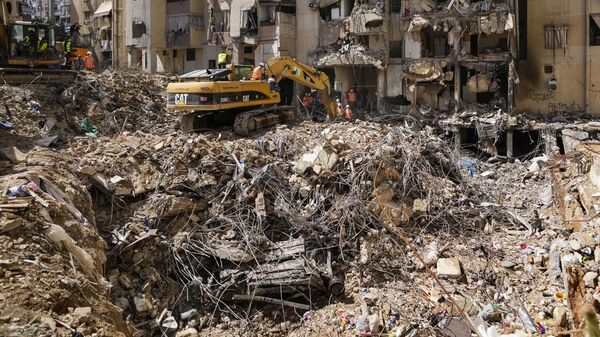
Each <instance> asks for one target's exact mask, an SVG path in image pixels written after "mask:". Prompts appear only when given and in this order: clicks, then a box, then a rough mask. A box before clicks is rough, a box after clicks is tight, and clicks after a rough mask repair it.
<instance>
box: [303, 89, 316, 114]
mask: <svg viewBox="0 0 600 337" xmlns="http://www.w3.org/2000/svg"><path fill="white" fill-rule="evenodd" d="M313 103H314V101H313V98H312V96H311V95H310V93H308V92H306V93H304V97H302V105H304V107H305V108H306V109H309V110H310V108H311V107H312V105H313Z"/></svg>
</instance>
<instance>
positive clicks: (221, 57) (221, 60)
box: [218, 53, 227, 64]
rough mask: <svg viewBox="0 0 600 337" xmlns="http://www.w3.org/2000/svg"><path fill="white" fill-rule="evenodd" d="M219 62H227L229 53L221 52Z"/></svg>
mask: <svg viewBox="0 0 600 337" xmlns="http://www.w3.org/2000/svg"><path fill="white" fill-rule="evenodd" d="M218 63H219V64H225V63H227V54H226V53H219V57H218Z"/></svg>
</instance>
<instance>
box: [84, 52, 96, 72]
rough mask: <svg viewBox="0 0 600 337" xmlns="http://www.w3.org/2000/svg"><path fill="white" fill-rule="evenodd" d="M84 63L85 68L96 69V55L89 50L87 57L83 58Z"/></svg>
mask: <svg viewBox="0 0 600 337" xmlns="http://www.w3.org/2000/svg"><path fill="white" fill-rule="evenodd" d="M83 65H84V66H85V69H87V70H90V71H92V70H94V68H95V66H94V57H93V56H92V52H91V51H88V52H87V55H85V57H84V58H83Z"/></svg>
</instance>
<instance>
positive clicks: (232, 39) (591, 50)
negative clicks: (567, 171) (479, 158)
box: [124, 0, 600, 156]
mask: <svg viewBox="0 0 600 337" xmlns="http://www.w3.org/2000/svg"><path fill="white" fill-rule="evenodd" d="M126 4H127V8H128V10H127V13H126V19H127V20H126V21H127V22H126V23H125V25H124V26H125V27H126V34H125V36H126V40H127V48H128V49H129V55H130V58H129V64H130V65H135V64H141V65H143V67H144V68H145V69H146V70H148V71H151V72H154V71H158V72H161V71H164V72H169V73H177V74H181V73H184V72H188V71H192V70H197V69H202V68H216V67H217V66H218V64H217V61H218V55H219V53H222V52H225V53H226V54H227V55H228V60H227V62H228V63H236V64H252V65H256V64H258V63H260V62H265V61H266V60H268V59H269V58H271V57H274V56H293V57H296V58H297V59H298V60H299V61H300V62H302V63H305V64H310V65H313V66H314V67H316V68H318V69H319V70H321V71H323V72H325V73H326V74H327V75H328V76H329V78H330V79H331V81H332V83H333V87H334V90H335V95H336V96H337V97H339V98H341V99H342V100H346V97H347V93H348V92H349V91H350V90H351V89H355V90H356V91H357V92H358V95H357V96H358V101H357V102H356V103H357V104H356V106H357V107H358V109H357V110H359V111H357V112H358V113H357V114H356V115H357V116H358V117H359V118H362V116H364V115H363V113H366V114H369V115H371V116H375V115H377V114H379V115H388V116H392V117H394V118H396V119H397V118H398V117H404V116H407V115H409V116H410V118H417V119H428V120H432V121H435V122H437V124H438V125H441V126H442V127H443V128H444V129H445V130H447V131H448V134H449V135H450V136H453V137H454V139H455V140H456V143H457V144H458V145H461V146H463V147H465V146H467V147H468V146H473V148H475V149H476V150H477V151H481V150H483V151H484V152H487V153H490V154H492V155H497V154H498V155H509V156H510V155H519V154H523V153H528V152H530V151H531V150H533V149H536V148H544V150H546V151H550V150H551V151H555V152H556V151H563V150H564V147H565V145H564V144H565V143H568V142H569V140H570V139H571V138H573V137H575V138H576V139H585V138H586V137H591V136H592V135H590V134H589V132H588V131H586V130H579V131H577V132H574V131H568V130H567V131H565V132H566V133H567V134H568V135H564V138H565V139H563V134H562V132H563V131H556V129H561V128H563V126H560V125H556V123H555V124H552V123H549V122H548V121H544V122H542V120H543V119H547V120H554V122H556V121H558V120H561V118H562V119H569V118H571V119H572V118H573V117H576V116H579V115H581V114H588V115H594V114H597V113H598V112H600V95H598V94H597V93H598V90H599V89H598V88H600V82H598V81H600V80H597V79H598V78H600V76H595V75H596V74H597V72H598V71H600V67H598V65H597V64H598V62H600V57H599V56H600V55H596V54H600V42H599V41H600V1H597V0H595V1H592V0H586V1H563V0H308V1H294V0H156V1H153V2H152V5H151V6H150V4H149V3H147V2H140V1H135V0H127V1H126ZM596 82H598V83H596ZM280 87H281V94H282V95H281V96H282V101H283V102H284V104H291V103H297V102H298V97H299V96H301V95H302V93H303V92H304V91H306V89H305V88H303V87H301V86H299V85H296V84H294V83H292V82H291V81H290V80H285V79H284V80H282V82H280ZM532 121H534V122H532ZM586 125H587V124H586ZM579 129H581V128H579ZM581 132H583V133H581ZM592 133H593V132H592ZM573 134H574V136H572V135H573ZM569 135H571V136H569ZM569 137H570V138H569ZM566 138H569V140H567V139H566ZM557 149H558V150H557Z"/></svg>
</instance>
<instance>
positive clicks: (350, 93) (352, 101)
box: [348, 89, 356, 109]
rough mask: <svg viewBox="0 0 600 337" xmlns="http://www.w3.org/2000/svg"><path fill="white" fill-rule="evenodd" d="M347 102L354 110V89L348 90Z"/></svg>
mask: <svg viewBox="0 0 600 337" xmlns="http://www.w3.org/2000/svg"><path fill="white" fill-rule="evenodd" d="M348 102H349V103H350V106H351V107H352V108H353V109H356V91H354V89H350V92H349V93H348Z"/></svg>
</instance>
